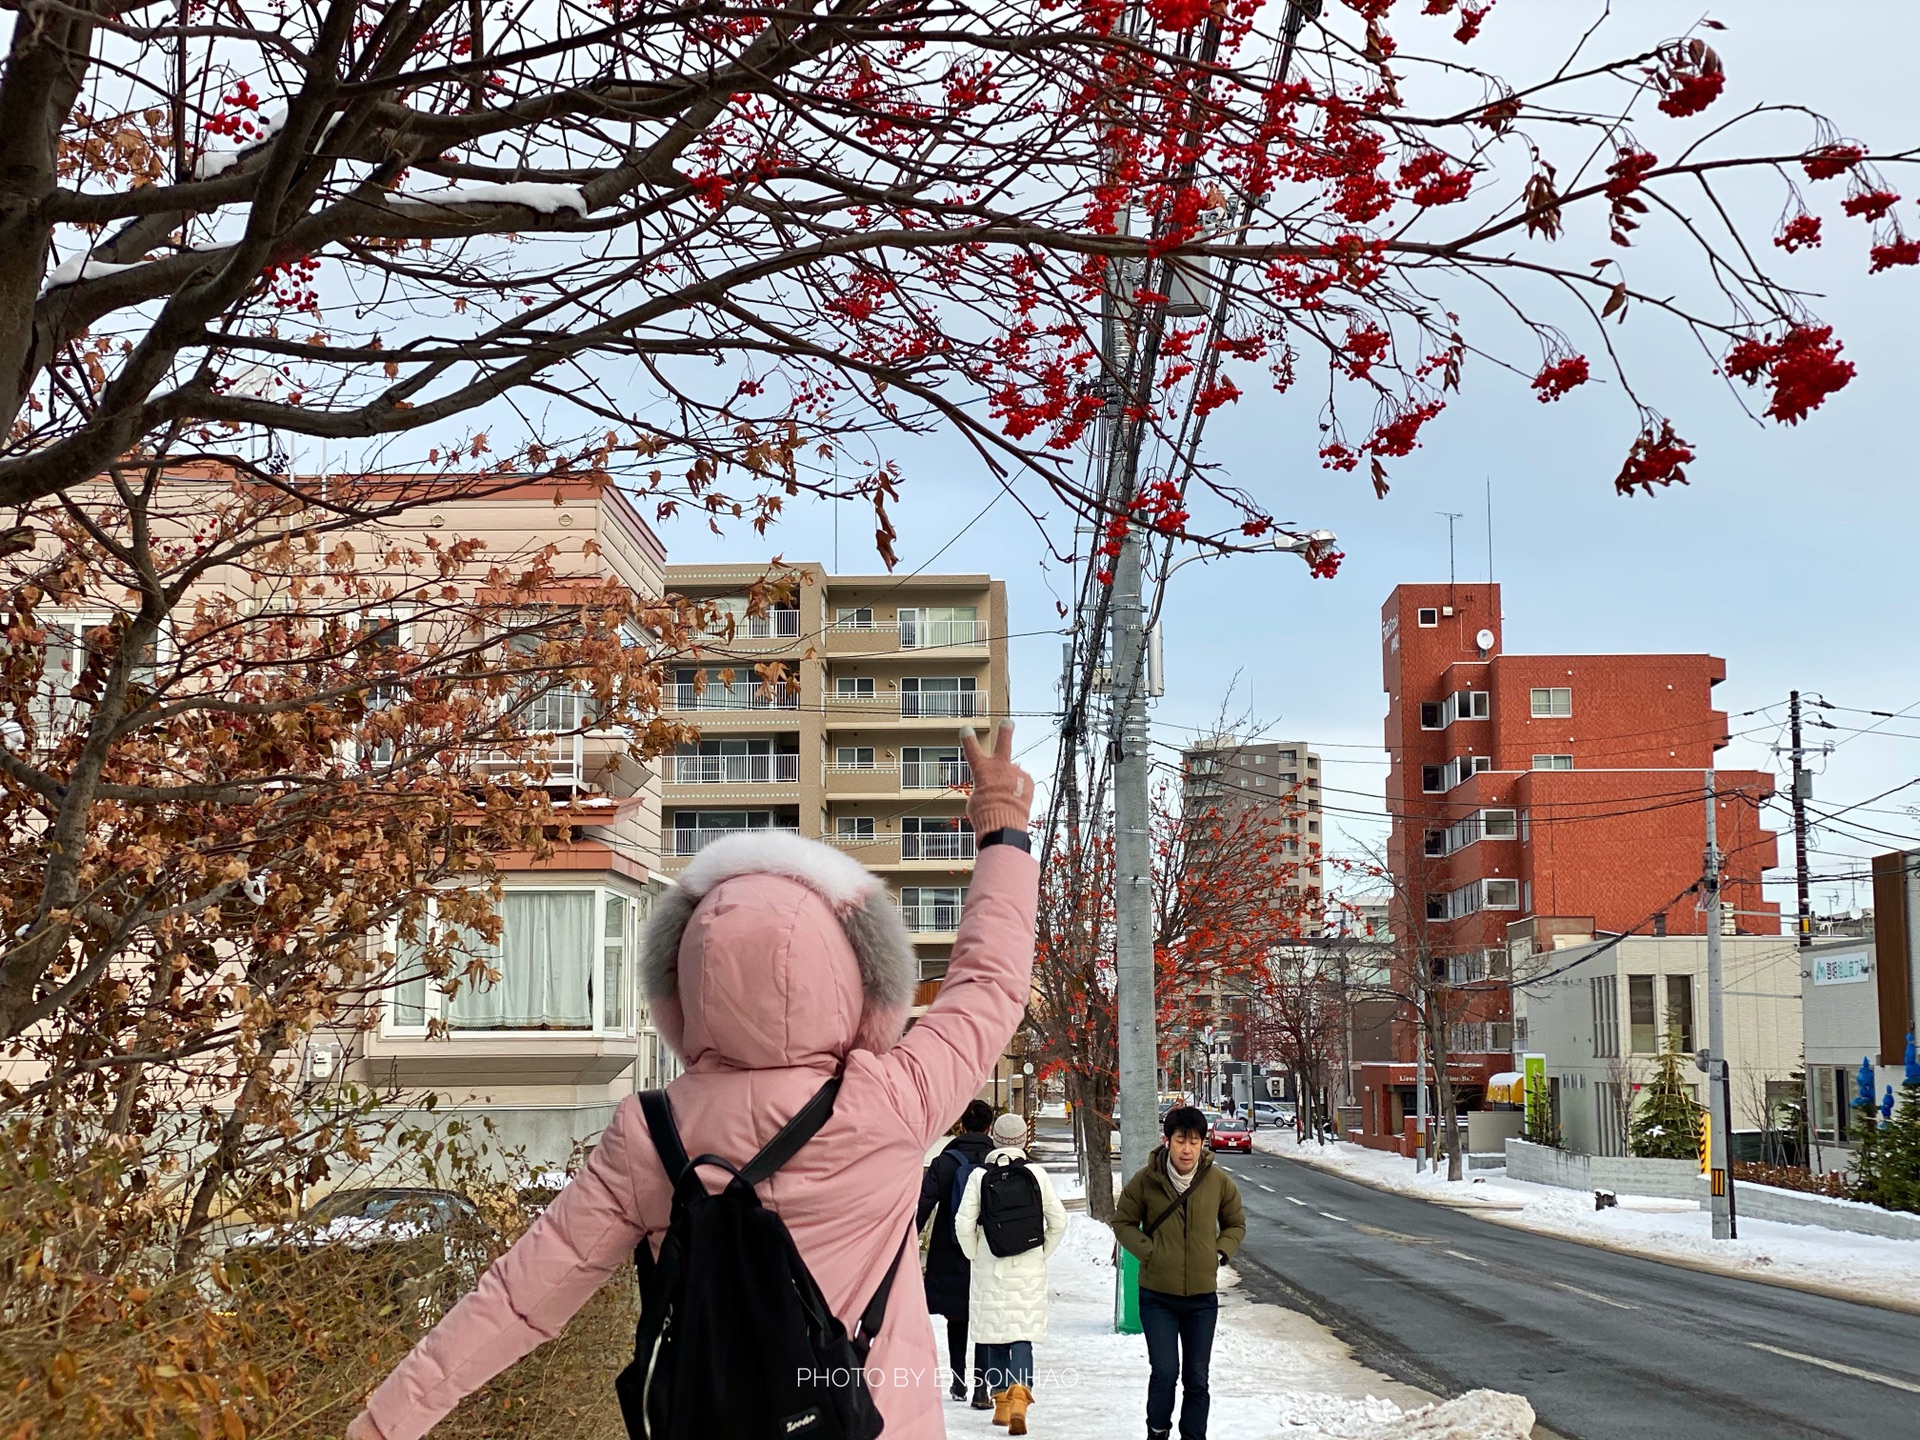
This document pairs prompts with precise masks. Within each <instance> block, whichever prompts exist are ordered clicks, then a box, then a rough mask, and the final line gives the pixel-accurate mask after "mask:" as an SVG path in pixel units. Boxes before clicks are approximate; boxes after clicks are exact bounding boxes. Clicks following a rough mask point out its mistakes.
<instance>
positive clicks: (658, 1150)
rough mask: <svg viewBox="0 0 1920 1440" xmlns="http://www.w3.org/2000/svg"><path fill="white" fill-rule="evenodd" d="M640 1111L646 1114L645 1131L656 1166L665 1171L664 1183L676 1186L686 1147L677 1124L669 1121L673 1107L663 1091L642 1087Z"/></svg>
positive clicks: (685, 1158) (685, 1157) (681, 1172)
mask: <svg viewBox="0 0 1920 1440" xmlns="http://www.w3.org/2000/svg"><path fill="white" fill-rule="evenodd" d="M640 1113H641V1114H642V1115H643V1116H645V1117H646V1121H647V1133H648V1134H649V1135H651V1136H652V1137H653V1149H654V1153H655V1154H656V1155H658V1156H659V1157H660V1168H661V1169H663V1170H665V1171H666V1172H667V1180H668V1183H670V1184H672V1185H673V1186H674V1187H675V1188H676V1189H677V1188H678V1187H679V1184H680V1177H681V1176H682V1175H683V1174H685V1173H686V1169H687V1147H686V1145H685V1144H684V1143H683V1142H682V1141H681V1139H680V1127H679V1126H677V1125H675V1124H674V1123H673V1107H672V1106H671V1105H669V1104H667V1092H666V1091H664V1090H642V1091H641V1092H640Z"/></svg>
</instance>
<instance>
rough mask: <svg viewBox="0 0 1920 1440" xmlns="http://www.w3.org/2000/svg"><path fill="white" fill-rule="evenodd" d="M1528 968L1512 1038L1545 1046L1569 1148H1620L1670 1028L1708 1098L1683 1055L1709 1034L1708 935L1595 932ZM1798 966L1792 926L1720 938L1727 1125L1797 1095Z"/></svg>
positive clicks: (1756, 1123)
mask: <svg viewBox="0 0 1920 1440" xmlns="http://www.w3.org/2000/svg"><path fill="white" fill-rule="evenodd" d="M1549 961H1550V962H1551V963H1543V962H1549ZM1528 969H1529V970H1530V972H1531V976H1532V978H1530V979H1524V980H1523V979H1521V978H1519V977H1518V975H1517V974H1516V978H1515V981H1514V1014H1515V1018H1516V1028H1517V1030H1518V1031H1519V1034H1518V1035H1517V1036H1516V1040H1515V1048H1516V1049H1517V1050H1520V1051H1523V1052H1525V1053H1528V1054H1535V1055H1545V1056H1546V1057H1547V1077H1548V1084H1549V1087H1550V1090H1551V1093H1552V1095H1553V1097H1554V1104H1555V1106H1556V1108H1557V1113H1558V1115H1559V1120H1560V1131H1561V1138H1562V1140H1563V1142H1564V1143H1565V1144H1566V1146H1567V1148H1568V1149H1570V1150H1577V1151H1581V1152H1584V1153H1586V1154H1591V1155H1624V1154H1626V1153H1627V1125H1628V1121H1629V1119H1630V1117H1631V1115H1632V1111H1633V1106H1634V1103H1635V1100H1634V1097H1635V1096H1636V1095H1637V1094H1638V1092H1639V1090H1640V1088H1641V1087H1642V1086H1643V1085H1645V1084H1646V1083H1647V1082H1648V1081H1649V1080H1651V1079H1652V1077H1653V1073H1654V1066H1655V1062H1656V1061H1657V1060H1658V1058H1659V1054H1660V1051H1661V1049H1662V1047H1663V1044H1664V1043H1665V1037H1666V1036H1667V1035H1668V1034H1669V1033H1671V1034H1672V1035H1673V1037H1674V1043H1675V1046H1676V1048H1677V1049H1679V1050H1680V1051H1682V1052H1685V1053H1687V1054H1688V1056H1689V1058H1688V1060H1687V1064H1686V1072H1687V1077H1688V1079H1689V1080H1690V1081H1691V1082H1692V1088H1693V1094H1694V1099H1695V1100H1696V1101H1699V1102H1700V1103H1703V1104H1704V1103H1705V1101H1706V1098H1707V1097H1706V1091H1705V1079H1706V1077H1705V1076H1704V1075H1702V1074H1701V1073H1700V1071H1699V1070H1698V1069H1697V1068H1696V1067H1695V1065H1694V1064H1693V1061H1692V1059H1691V1055H1692V1053H1693V1052H1696V1051H1698V1050H1701V1049H1704V1048H1705V1046H1706V1043H1707V942H1706V937H1705V936H1703V935H1671V936H1640V935H1629V936H1623V937H1614V938H1611V939H1607V938H1600V939H1596V940H1594V941H1592V942H1590V943H1588V944H1585V945H1576V946H1573V947H1571V948H1564V947H1563V948H1560V949H1557V950H1555V951H1553V952H1552V954H1551V955H1549V956H1542V957H1537V958H1536V959H1535V961H1534V963H1533V964H1532V965H1531V966H1530V967H1528ZM1800 971H1801V959H1800V951H1799V950H1798V949H1797V948H1796V946H1795V944H1794V941H1793V939H1792V937H1790V936H1779V935H1728V936H1726V937H1724V938H1723V939H1722V941H1721V974H1722V977H1723V978H1722V998H1723V1004H1724V1008H1725V1022H1726V1045H1727V1062H1728V1067H1729V1071H1730V1080H1731V1087H1732V1100H1733V1128H1734V1130H1736V1131H1739V1130H1759V1129H1761V1128H1762V1127H1763V1122H1764V1120H1765V1117H1766V1115H1767V1113H1768V1110H1769V1108H1770V1107H1772V1106H1776V1105H1778V1104H1780V1103H1781V1102H1783V1101H1785V1100H1789V1099H1795V1098H1798V1096H1799V1093H1800V1087H1799V1085H1798V1083H1796V1082H1795V1081H1794V1080H1793V1078H1792V1077H1793V1076H1794V1074H1795V1072H1796V1071H1798V1070H1799V1069H1800V1046H1801V983H1800ZM1854 1063H1855V1064H1856V1065H1857V1064H1858V1063H1859V1061H1858V1060H1857V1059H1856V1060H1855V1062H1854Z"/></svg>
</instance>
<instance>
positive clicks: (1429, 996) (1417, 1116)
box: [1413, 960, 1433, 1175]
mask: <svg viewBox="0 0 1920 1440" xmlns="http://www.w3.org/2000/svg"><path fill="white" fill-rule="evenodd" d="M1422 963H1423V964H1426V965H1428V966H1431V965H1432V964H1433V962H1432V961H1431V960H1425V961H1422ZM1431 976H1432V971H1431V970H1429V971H1428V981H1427V983H1428V984H1431ZM1417 993H1421V994H1424V995H1425V996H1426V999H1425V1002H1424V1003H1423V1004H1422V1005H1421V1006H1420V1009H1419V1011H1418V1012H1417V1014H1416V1015H1415V1019H1417V1020H1418V1021H1419V1028H1418V1030H1417V1031H1416V1033H1415V1035H1414V1040H1413V1055H1414V1082H1413V1089H1414V1096H1413V1169H1414V1173H1415V1174H1416V1175H1417V1174H1419V1173H1420V1172H1421V1171H1423V1170H1425V1169H1426V1168H1427V1006H1429V1005H1431V1004H1432V1003H1433V993H1432V991H1431V989H1428V990H1426V991H1421V992H1417Z"/></svg>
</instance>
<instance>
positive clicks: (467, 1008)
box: [447, 890, 594, 1030]
mask: <svg viewBox="0 0 1920 1440" xmlns="http://www.w3.org/2000/svg"><path fill="white" fill-rule="evenodd" d="M593 904H594V894H593V892H592V891H588V890H570V891H569V890H509V891H507V893H506V894H505V895H504V896H503V897H501V901H500V918H501V921H502V933H501V937H500V944H499V946H498V947H497V948H495V949H493V950H492V951H491V953H488V952H487V950H486V948H485V947H481V946H475V947H474V948H475V949H476V950H477V951H479V952H480V953H484V954H486V955H487V959H488V962H489V963H490V964H491V965H492V966H493V967H494V968H495V969H497V970H498V971H499V972H500V983H499V984H497V985H490V986H486V987H484V988H481V989H478V990H475V989H466V988H463V989H462V990H461V992H460V993H459V994H458V995H456V996H455V997H454V998H453V1000H452V1001H451V1002H449V1004H448V1006H447V1024H448V1025H449V1026H450V1027H451V1028H452V1029H455V1030H591V1029H592V1028H593V1007H592V1002H591V999H590V996H589V990H590V988H591V985H592V980H593V958H594V957H593V949H594V937H593Z"/></svg>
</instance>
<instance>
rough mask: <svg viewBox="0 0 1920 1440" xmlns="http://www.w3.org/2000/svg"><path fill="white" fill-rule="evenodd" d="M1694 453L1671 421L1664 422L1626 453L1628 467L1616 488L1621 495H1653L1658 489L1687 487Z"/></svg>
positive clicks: (1648, 429) (1646, 432) (1616, 479)
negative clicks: (1676, 431)
mask: <svg viewBox="0 0 1920 1440" xmlns="http://www.w3.org/2000/svg"><path fill="white" fill-rule="evenodd" d="M1693 453H1694V452H1693V447H1692V446H1691V445H1689V444H1688V443H1687V442H1686V441H1684V440H1682V439H1681V438H1680V437H1679V436H1678V435H1676V434H1675V433H1674V430H1673V422H1672V421H1671V420H1662V421H1661V422H1660V427H1659V429H1657V430H1656V429H1655V428H1654V427H1653V426H1652V425H1651V424H1649V425H1647V426H1646V428H1644V429H1643V430H1641V432H1640V435H1639V438H1638V439H1636V440H1635V441H1634V442H1633V448H1632V449H1630V450H1628V451H1627V459H1626V463H1625V464H1623V465H1622V466H1621V467H1620V473H1619V474H1618V475H1617V476H1615V477H1614V481H1613V488H1614V489H1615V490H1617V491H1619V492H1620V493H1621V494H1622V495H1631V494H1632V493H1633V492H1634V491H1635V490H1645V491H1646V492H1647V493H1648V494H1649V495H1651V494H1652V493H1653V487H1654V486H1656V485H1673V484H1680V485H1684V484H1686V483H1687V472H1686V466H1687V464H1688V462H1690V461H1691V460H1692V459H1693Z"/></svg>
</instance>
